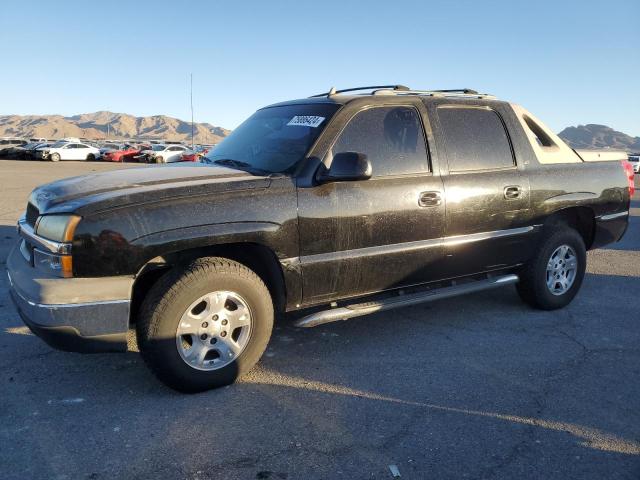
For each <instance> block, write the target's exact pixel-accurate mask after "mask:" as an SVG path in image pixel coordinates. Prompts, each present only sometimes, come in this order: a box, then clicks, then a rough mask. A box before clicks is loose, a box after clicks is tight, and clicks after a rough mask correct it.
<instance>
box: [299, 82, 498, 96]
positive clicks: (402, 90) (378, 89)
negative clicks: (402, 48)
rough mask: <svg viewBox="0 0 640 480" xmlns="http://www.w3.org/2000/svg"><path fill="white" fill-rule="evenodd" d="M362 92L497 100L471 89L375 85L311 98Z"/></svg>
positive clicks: (330, 92)
mask: <svg viewBox="0 0 640 480" xmlns="http://www.w3.org/2000/svg"><path fill="white" fill-rule="evenodd" d="M361 90H372V92H371V93H370V95H425V96H431V97H462V98H488V99H494V98H496V97H495V96H493V95H490V94H488V93H478V92H477V91H476V90H473V89H471V88H454V89H448V90H412V89H410V88H409V87H405V86H404V85H374V86H370V87H355V88H345V89H342V90H336V89H335V88H333V87H332V88H331V90H329V91H328V92H326V93H320V94H318V95H312V96H311V97H309V98H316V97H330V96H332V95H339V94H341V93H347V92H358V91H361Z"/></svg>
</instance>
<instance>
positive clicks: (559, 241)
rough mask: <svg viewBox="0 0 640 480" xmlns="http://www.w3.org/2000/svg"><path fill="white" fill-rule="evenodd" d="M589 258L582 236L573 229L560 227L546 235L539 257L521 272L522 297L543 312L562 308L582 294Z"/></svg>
mask: <svg viewBox="0 0 640 480" xmlns="http://www.w3.org/2000/svg"><path fill="white" fill-rule="evenodd" d="M586 265H587V254H586V249H585V245H584V241H583V239H582V237H581V236H580V234H579V233H578V232H577V231H575V230H573V229H572V228H569V227H556V228H554V229H553V230H551V231H550V232H548V233H547V234H546V236H545V237H544V239H543V240H542V243H541V244H540V246H539V247H538V250H537V252H536V255H535V256H534V257H533V258H532V259H531V260H530V261H529V263H528V264H527V265H526V266H525V267H524V268H523V269H522V271H521V272H520V282H519V283H518V285H517V289H518V293H519V294H520V297H521V298H522V299H523V300H524V301H525V302H526V303H528V304H529V305H531V306H532V307H535V308H539V309H541V310H555V309H558V308H562V307H564V306H566V305H568V304H569V303H571V301H572V300H573V298H574V297H575V296H576V294H577V293H578V290H580V286H581V285H582V280H583V278H584V272H585V269H586Z"/></svg>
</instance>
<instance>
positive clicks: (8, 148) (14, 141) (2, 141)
mask: <svg viewBox="0 0 640 480" xmlns="http://www.w3.org/2000/svg"><path fill="white" fill-rule="evenodd" d="M27 143H28V142H27V141H26V140H25V139H23V138H16V137H4V138H0V158H10V157H9V156H10V155H12V154H13V153H14V149H15V148H18V147H23V146H25V145H26V144H27Z"/></svg>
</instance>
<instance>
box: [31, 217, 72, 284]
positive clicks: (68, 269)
mask: <svg viewBox="0 0 640 480" xmlns="http://www.w3.org/2000/svg"><path fill="white" fill-rule="evenodd" d="M78 222H80V217H78V216H77V215H43V216H41V217H39V218H38V221H37V222H36V232H35V234H36V236H38V237H43V238H46V239H48V240H52V241H53V242H59V243H61V244H69V243H70V242H71V241H72V240H73V234H74V233H75V230H76V227H77V226H78ZM57 250H58V251H57V252H54V251H45V250H44V249H41V248H38V247H36V248H34V249H33V264H34V266H35V267H36V268H39V269H41V270H45V271H47V272H51V273H54V274H55V275H58V276H60V277H65V278H68V277H72V276H73V263H72V262H73V258H72V256H71V255H70V253H71V249H70V245H58V248H57Z"/></svg>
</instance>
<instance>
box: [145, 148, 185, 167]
mask: <svg viewBox="0 0 640 480" xmlns="http://www.w3.org/2000/svg"><path fill="white" fill-rule="evenodd" d="M187 150H189V149H188V148H187V147H185V146H184V145H176V144H172V145H152V147H151V150H145V151H144V152H143V153H145V154H147V155H148V157H149V162H151V163H154V162H155V163H173V162H179V161H180V159H181V158H182V154H183V153H185V152H186V151H187Z"/></svg>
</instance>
